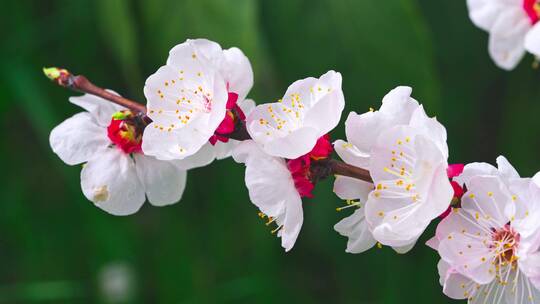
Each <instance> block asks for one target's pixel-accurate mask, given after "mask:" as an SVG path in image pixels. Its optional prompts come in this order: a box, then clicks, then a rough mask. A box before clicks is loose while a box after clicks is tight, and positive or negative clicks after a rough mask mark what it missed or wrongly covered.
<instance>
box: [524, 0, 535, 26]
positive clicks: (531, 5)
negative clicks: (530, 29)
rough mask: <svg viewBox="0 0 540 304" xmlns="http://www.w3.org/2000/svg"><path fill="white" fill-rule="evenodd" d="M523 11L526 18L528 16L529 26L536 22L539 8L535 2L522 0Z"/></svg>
mask: <svg viewBox="0 0 540 304" xmlns="http://www.w3.org/2000/svg"><path fill="white" fill-rule="evenodd" d="M523 9H524V10H525V13H527V16H529V20H530V21H531V24H535V23H536V22H538V15H539V11H538V10H539V8H538V6H537V2H536V0H523Z"/></svg>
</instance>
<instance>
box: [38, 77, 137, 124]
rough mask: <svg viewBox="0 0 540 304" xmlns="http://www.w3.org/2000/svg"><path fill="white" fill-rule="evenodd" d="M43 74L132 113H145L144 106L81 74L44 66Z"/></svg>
mask: <svg viewBox="0 0 540 304" xmlns="http://www.w3.org/2000/svg"><path fill="white" fill-rule="evenodd" d="M43 72H44V73H45V75H46V76H47V77H48V78H49V79H51V80H52V81H54V82H56V84H58V85H60V86H62V87H64V88H68V89H70V90H73V91H77V92H83V93H88V94H92V95H95V96H99V97H101V98H103V99H106V100H108V101H111V102H113V103H116V104H118V105H121V106H123V107H125V108H127V109H130V110H131V111H132V112H134V113H142V114H145V113H146V107H145V106H144V105H142V104H140V103H138V102H136V101H133V100H130V99H127V98H124V97H121V96H118V95H116V94H113V93H111V92H109V91H106V90H105V89H103V88H100V87H98V86H96V85H95V84H93V83H92V82H90V80H88V78H86V77H85V76H83V75H77V76H76V75H73V74H71V73H70V72H69V71H68V70H66V69H59V68H44V69H43Z"/></svg>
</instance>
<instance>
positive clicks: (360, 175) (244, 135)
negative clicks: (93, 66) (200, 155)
mask: <svg viewBox="0 0 540 304" xmlns="http://www.w3.org/2000/svg"><path fill="white" fill-rule="evenodd" d="M43 72H44V73H45V75H46V76H47V77H48V78H49V79H51V80H52V81H54V82H56V83H57V84H58V85H60V86H62V87H64V88H68V89H70V90H74V91H77V92H83V93H88V94H92V95H95V96H99V97H101V98H103V99H106V100H108V101H110V102H113V103H116V104H118V105H121V106H123V107H125V108H127V109H130V110H131V111H133V112H134V113H141V114H146V107H145V106H144V105H142V104H140V103H138V102H136V101H133V100H130V99H127V98H124V97H121V96H118V95H115V94H113V93H111V92H108V91H106V90H105V89H103V88H100V87H98V86H96V85H95V84H93V83H92V82H90V80H88V79H87V78H86V77H85V76H83V75H78V76H75V75H73V74H71V73H70V72H69V71H68V70H66V69H59V68H44V69H43ZM219 135H222V136H225V137H229V138H231V139H235V140H239V141H242V140H248V139H251V136H250V135H249V133H248V132H247V129H246V125H245V122H243V121H239V122H238V123H237V125H236V127H235V131H234V132H232V133H230V134H219ZM319 167H320V168H319V169H322V171H324V172H323V173H321V177H322V178H324V177H326V176H328V175H331V174H336V175H343V176H348V177H352V178H356V179H359V180H363V181H366V182H370V183H372V182H373V180H372V179H371V176H370V174H369V171H368V170H366V169H362V168H358V167H355V166H353V165H349V164H346V163H344V162H342V161H339V160H335V159H328V160H325V161H321V162H320V163H319Z"/></svg>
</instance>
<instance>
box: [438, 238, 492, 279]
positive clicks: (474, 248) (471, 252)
mask: <svg viewBox="0 0 540 304" xmlns="http://www.w3.org/2000/svg"><path fill="white" fill-rule="evenodd" d="M490 237H491V235H489V236H488V237H484V239H487V240H490ZM482 240H483V239H480V238H477V237H475V236H468V235H466V234H461V233H457V232H454V233H452V234H450V235H448V236H447V237H446V238H445V239H442V240H441V243H440V244H439V254H440V255H441V258H442V259H443V260H444V261H445V262H447V263H449V264H450V265H452V267H454V268H455V269H456V271H458V272H459V273H461V274H463V275H465V276H467V277H469V278H471V279H473V280H474V281H475V282H477V283H479V284H488V283H490V282H491V281H492V280H493V279H494V278H495V267H494V266H493V265H492V262H494V260H495V254H494V253H493V252H492V251H491V250H490V248H488V247H487V246H485V245H484V244H483V243H482Z"/></svg>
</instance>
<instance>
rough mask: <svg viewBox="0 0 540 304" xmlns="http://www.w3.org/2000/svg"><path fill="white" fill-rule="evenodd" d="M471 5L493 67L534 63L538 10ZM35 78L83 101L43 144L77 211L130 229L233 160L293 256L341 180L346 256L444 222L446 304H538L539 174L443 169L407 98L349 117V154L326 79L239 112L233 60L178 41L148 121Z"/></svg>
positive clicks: (430, 126) (150, 87) (422, 115)
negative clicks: (308, 220)
mask: <svg viewBox="0 0 540 304" xmlns="http://www.w3.org/2000/svg"><path fill="white" fill-rule="evenodd" d="M468 4H469V8H470V10H471V18H472V19H473V21H474V22H475V23H476V24H478V25H479V26H481V27H482V28H485V29H487V30H489V31H490V33H491V38H490V52H491V54H492V56H493V58H494V59H495V61H496V62H497V64H498V65H500V66H501V67H504V68H512V67H513V66H515V65H516V64H517V61H518V60H519V58H520V57H521V56H522V55H523V52H524V51H523V48H524V46H523V43H521V42H523V41H522V40H524V45H525V47H527V49H529V50H530V51H531V52H533V53H534V52H535V51H536V49H535V46H536V45H534V38H530V37H533V36H534V35H535V34H536V32H537V31H540V30H536V25H534V24H536V22H537V21H538V16H539V15H538V12H540V8H539V6H538V5H537V4H536V2H535V1H527V0H525V1H523V2H522V1H521V0H519V1H518V0H515V1H514V0H489V1H488V0H477V1H474V0H470V1H468ZM522 19H523V20H522ZM509 23H510V24H512V30H511V31H510V32H508V31H509V29H508V27H507V26H506V25H508V24H509ZM533 25H534V26H533ZM516 41H518V42H520V43H521V45H518V44H515V43H514V42H516ZM531 41H532V42H531ZM518 46H519V47H518ZM538 50H540V46H539V49H538ZM45 72H46V74H47V76H48V77H50V78H51V79H53V80H55V81H56V82H57V83H58V84H60V85H63V86H66V87H70V86H71V87H72V88H75V89H77V90H79V91H83V92H90V93H92V94H85V95H83V96H80V97H72V98H70V101H71V102H72V103H73V104H75V105H78V106H80V107H81V108H83V109H84V110H86V112H83V113H79V114H76V115H74V116H73V117H71V118H69V119H67V120H66V121H64V122H63V123H61V124H60V125H59V126H57V127H56V128H55V129H53V130H52V132H51V135H50V144H51V147H52V149H53V151H54V152H55V153H56V154H57V155H58V156H59V157H60V158H61V159H62V160H63V161H64V162H65V163H67V164H69V165H76V164H83V168H82V172H81V187H82V190H83V193H84V195H85V196H86V197H87V198H88V200H90V201H92V202H93V203H94V204H95V205H96V206H97V207H99V208H101V209H103V210H105V211H106V212H108V213H111V214H113V215H129V214H133V213H135V212H137V211H138V210H139V209H140V207H141V206H142V205H143V204H144V202H145V201H146V200H148V201H149V202H150V203H151V204H152V205H155V206H164V205H169V204H173V203H175V202H178V201H179V200H180V199H181V197H182V193H183V191H184V188H185V184H186V171H187V170H190V169H193V168H196V167H201V166H205V165H208V164H210V163H211V162H213V161H214V160H216V159H223V158H227V157H229V156H232V158H233V159H234V161H236V162H237V163H241V164H244V165H245V185H246V187H247V190H248V193H249V198H250V200H251V202H252V203H253V204H254V205H255V207H256V208H257V209H258V210H259V216H260V217H261V218H263V219H266V220H267V222H266V225H272V226H275V228H273V229H272V230H271V231H272V233H275V234H276V235H277V236H278V237H279V238H281V246H282V247H283V248H284V249H285V251H289V250H291V249H292V248H293V246H294V244H295V242H296V240H297V239H298V236H299V234H300V230H301V228H302V224H303V220H304V212H303V208H304V206H303V200H309V199H311V198H313V196H314V192H313V190H314V188H315V187H316V185H317V184H318V182H319V181H320V180H322V179H325V178H328V177H330V176H335V183H334V192H335V194H336V195H337V196H338V197H339V198H340V199H341V200H344V201H346V205H345V206H344V207H340V208H337V209H338V211H340V210H343V209H347V208H353V209H354V212H352V214H350V215H349V216H347V217H345V218H344V219H342V220H341V221H339V222H338V223H337V224H336V225H335V227H334V228H335V230H336V231H337V232H338V233H339V234H341V235H343V236H345V237H347V238H348V242H347V246H346V251H347V252H350V253H361V252H364V251H366V250H368V249H370V248H372V247H373V246H374V245H375V244H378V245H379V247H381V246H383V245H385V246H390V247H392V248H393V249H394V250H395V251H397V252H398V253H405V252H408V251H409V250H411V249H412V248H413V247H414V246H415V244H416V243H417V241H418V240H419V238H420V237H421V236H422V235H423V234H424V232H425V230H426V229H427V228H428V226H429V225H430V223H431V222H433V221H439V223H438V226H437V231H436V236H435V237H434V238H432V239H431V240H429V241H428V243H427V244H428V245H429V246H430V247H431V248H433V249H435V250H437V251H438V253H439V255H440V257H441V260H440V262H439V266H438V269H439V273H440V277H441V279H440V282H441V284H442V286H443V292H444V293H445V294H446V295H448V296H449V297H451V298H455V299H468V300H469V301H470V302H471V303H500V302H504V303H539V302H538V301H539V300H540V175H539V174H540V173H539V174H537V175H535V176H534V177H533V178H521V177H520V176H519V175H518V173H517V172H516V170H514V168H513V167H512V166H511V165H510V164H509V162H508V161H507V160H506V159H505V158H503V157H500V158H498V159H497V163H498V168H495V167H493V166H491V165H489V164H486V163H472V164H468V165H463V164H449V163H448V158H449V155H448V154H449V149H448V146H447V143H446V141H447V134H446V129H445V127H444V126H443V125H442V124H441V123H440V122H439V121H438V120H437V119H436V118H432V117H429V116H428V115H427V114H426V111H425V110H424V107H423V106H422V105H421V104H419V103H418V101H417V100H415V99H414V98H412V97H411V94H412V88H410V87H406V86H399V87H396V88H395V89H393V90H391V91H390V92H389V93H388V94H386V96H384V97H383V98H382V102H381V106H380V108H379V109H378V110H374V109H370V110H369V111H367V112H365V113H362V114H357V113H355V112H351V113H349V115H348V117H347V119H346V122H345V131H346V140H336V141H334V142H333V143H332V142H331V137H330V135H329V134H330V133H331V131H332V130H333V129H334V128H335V127H336V126H337V125H338V124H339V121H340V120H341V116H342V112H343V110H344V107H345V97H344V94H343V91H342V76H341V74H340V73H338V72H335V71H328V72H326V73H325V74H323V75H322V76H320V77H319V78H315V77H308V78H305V79H301V80H298V81H296V82H294V83H292V84H291V85H290V86H289V87H288V89H287V90H286V92H285V94H284V95H283V96H282V97H281V98H280V99H278V100H277V101H276V102H272V103H263V104H259V105H255V102H253V101H252V100H250V99H246V97H247V94H248V93H249V91H250V89H251V87H252V86H253V72H252V68H251V65H250V62H249V60H248V59H247V57H246V56H245V55H244V54H243V53H242V51H240V50H239V49H238V48H230V49H225V50H224V49H222V48H221V46H220V45H219V44H217V43H215V42H212V41H208V40H205V39H196V40H187V41H186V42H184V43H182V44H179V45H177V46H175V47H174V48H173V49H172V50H171V51H170V54H169V58H168V59H167V62H166V64H165V65H164V66H162V67H160V68H159V69H158V70H157V72H156V73H154V74H153V75H151V76H150V77H149V78H148V79H147V81H146V84H145V86H144V95H145V96H146V99H147V104H146V107H143V106H142V105H137V106H134V105H136V103H134V102H132V101H129V100H126V99H124V98H123V97H120V96H119V95H117V94H116V93H114V92H112V91H105V90H102V89H100V88H97V87H96V86H94V85H93V84H91V83H89V82H88V81H87V80H86V79H85V78H84V79H83V80H81V78H77V77H80V76H73V75H71V74H70V73H69V72H68V71H67V70H63V69H62V70H60V69H54V68H52V69H46V70H45ZM85 86H90V88H91V89H88V87H85ZM111 101H112V102H111ZM141 107H142V109H141ZM334 151H335V152H336V154H337V155H338V156H339V157H340V158H341V159H342V160H343V161H340V160H337V159H336V158H334V157H333V155H332V153H333V152H334Z"/></svg>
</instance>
